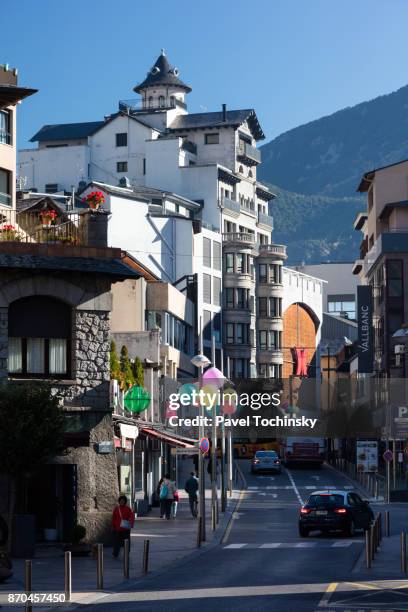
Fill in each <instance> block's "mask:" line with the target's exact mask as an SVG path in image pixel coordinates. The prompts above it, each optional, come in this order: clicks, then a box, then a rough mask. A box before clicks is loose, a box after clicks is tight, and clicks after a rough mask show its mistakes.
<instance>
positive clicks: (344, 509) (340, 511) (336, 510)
mask: <svg viewBox="0 0 408 612" xmlns="http://www.w3.org/2000/svg"><path fill="white" fill-rule="evenodd" d="M334 512H335V513H336V514H347V509H346V508H336V509H335V511H334Z"/></svg>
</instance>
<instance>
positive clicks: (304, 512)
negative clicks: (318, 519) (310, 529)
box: [300, 508, 310, 514]
mask: <svg viewBox="0 0 408 612" xmlns="http://www.w3.org/2000/svg"><path fill="white" fill-rule="evenodd" d="M309 512H310V508H301V509H300V514H309Z"/></svg>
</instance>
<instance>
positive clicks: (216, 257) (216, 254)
mask: <svg viewBox="0 0 408 612" xmlns="http://www.w3.org/2000/svg"><path fill="white" fill-rule="evenodd" d="M213 268H214V270H221V243H220V242H216V241H215V240H214V241H213Z"/></svg>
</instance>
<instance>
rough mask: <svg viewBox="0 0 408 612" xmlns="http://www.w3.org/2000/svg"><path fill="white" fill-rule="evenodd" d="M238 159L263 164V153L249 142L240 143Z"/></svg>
mask: <svg viewBox="0 0 408 612" xmlns="http://www.w3.org/2000/svg"><path fill="white" fill-rule="evenodd" d="M237 157H238V158H240V159H245V160H246V161H249V162H254V163H255V164H260V163H261V152H260V150H259V149H257V148H256V147H253V146H252V145H250V144H249V143H248V142H240V143H239V145H238V149H237Z"/></svg>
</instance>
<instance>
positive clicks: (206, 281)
mask: <svg viewBox="0 0 408 612" xmlns="http://www.w3.org/2000/svg"><path fill="white" fill-rule="evenodd" d="M203 300H204V302H205V303H206V304H211V276H210V275H209V274H203Z"/></svg>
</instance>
